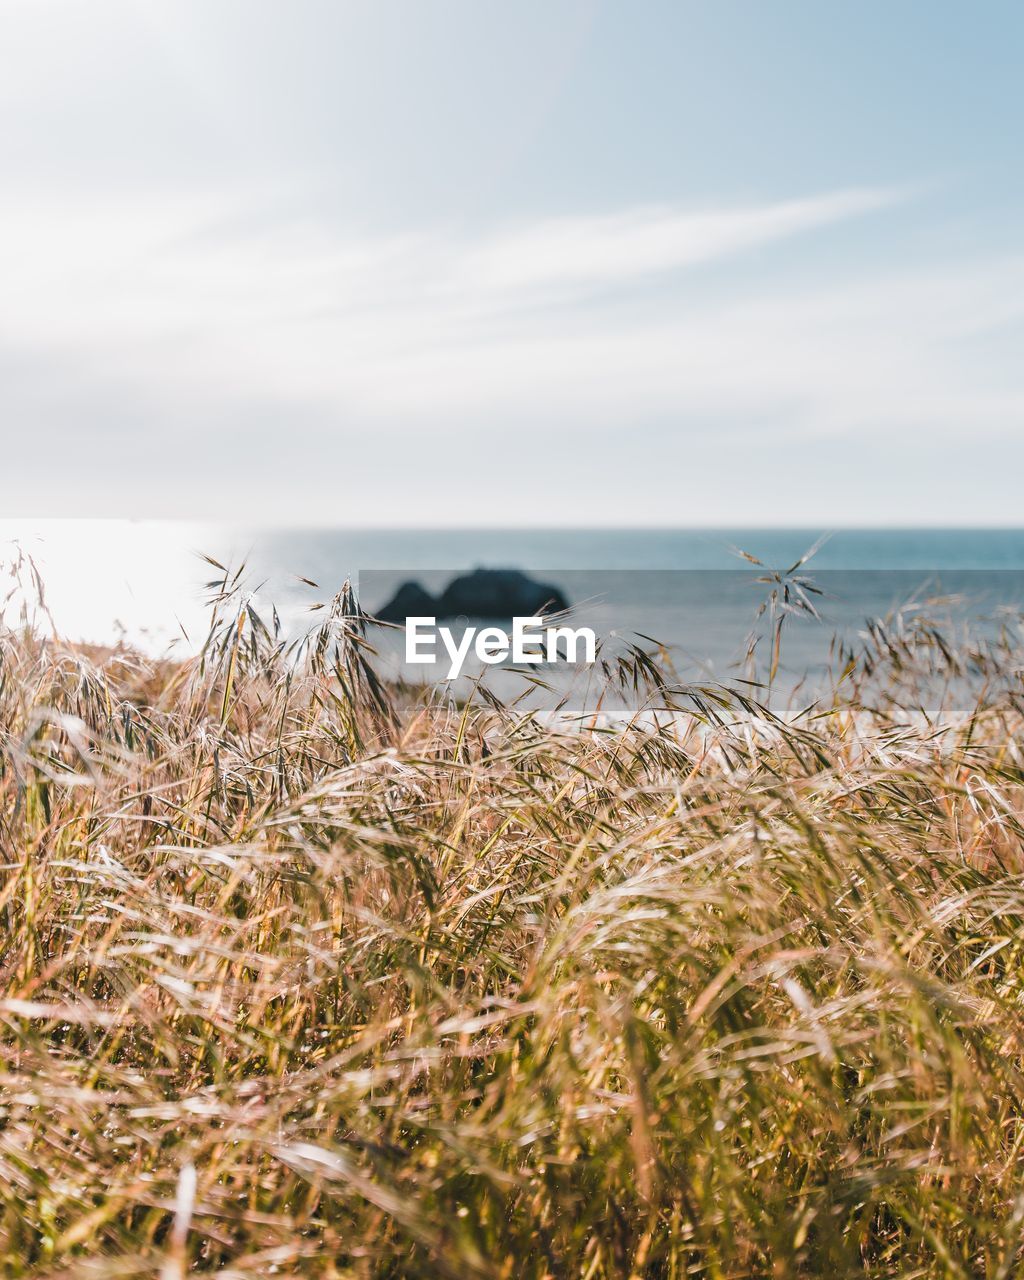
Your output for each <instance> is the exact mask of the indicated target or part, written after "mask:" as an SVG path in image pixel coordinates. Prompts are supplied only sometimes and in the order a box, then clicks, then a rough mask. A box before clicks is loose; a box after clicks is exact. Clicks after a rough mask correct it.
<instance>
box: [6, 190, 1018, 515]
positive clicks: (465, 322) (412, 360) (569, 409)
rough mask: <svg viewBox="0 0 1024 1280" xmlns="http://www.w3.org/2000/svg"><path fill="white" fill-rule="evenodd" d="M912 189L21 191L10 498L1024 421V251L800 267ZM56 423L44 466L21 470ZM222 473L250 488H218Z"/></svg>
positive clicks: (9, 288) (166, 500)
mask: <svg viewBox="0 0 1024 1280" xmlns="http://www.w3.org/2000/svg"><path fill="white" fill-rule="evenodd" d="M900 198H901V195H900V193H899V192H896V191H889V190H868V191H839V192H831V193H825V194H822V195H819V196H815V197H811V198H805V199H799V200H788V201H780V202H774V203H761V204H757V205H751V206H745V207H735V208H723V209H719V210H717V211H708V210H705V211H701V212H693V211H688V210H683V209H676V208H660V209H650V208H643V209H624V210H621V211H619V212H617V213H615V214H611V215H600V216H580V217H572V218H559V219H551V218H546V219H540V220H536V221H534V222H532V223H519V224H517V225H516V226H514V227H505V228H498V229H492V230H490V231H486V232H481V233H478V234H472V235H471V234H469V233H463V234H455V233H454V232H451V233H448V234H442V233H440V232H437V231H431V232H426V231H424V232H422V233H418V234H405V235H390V236H389V235H370V234H366V233H356V232H353V231H352V230H350V229H347V228H345V227H344V226H341V225H337V224H333V223H331V222H328V221H325V220H324V219H322V218H321V219H308V220H304V219H300V218H294V219H284V220H282V219H278V220H277V221H274V220H273V219H270V218H267V217H264V216H261V210H260V209H259V208H258V206H256V205H252V206H249V207H239V206H238V205H237V204H235V203H227V202H225V201H223V200H219V199H216V198H214V197H204V198H189V199H185V198H166V199H155V198H149V199H146V200H138V199H133V200H130V201H129V200H124V201H119V202H115V203H109V204H108V203H106V202H103V201H99V202H93V203H89V202H87V201H83V200H80V199H79V200H76V201H75V203H74V205H73V206H70V207H65V206H62V205H59V204H56V205H55V204H53V203H51V202H47V201H42V202H36V203H34V204H27V203H26V204H22V205H20V206H18V205H12V204H8V205H7V206H5V208H4V210H3V211H2V212H0V275H2V278H3V279H4V281H5V288H4V291H3V293H2V295H0V358H2V361H3V364H4V366H5V367H6V368H7V371H8V374H9V377H8V378H7V380H6V387H7V397H6V400H7V403H6V414H7V421H8V422H9V423H11V424H13V425H12V427H10V428H8V430H9V431H10V434H11V441H10V443H9V448H8V460H9V465H8V468H7V477H6V485H5V491H4V495H3V496H4V498H5V501H6V502H7V504H8V507H9V509H10V510H27V511H31V512H32V513H33V514H39V513H41V512H42V511H44V510H46V509H49V507H50V504H52V503H54V502H59V503H61V504H62V506H63V509H65V510H68V509H69V507H68V505H67V504H69V503H70V504H74V503H75V502H76V501H77V500H78V499H77V498H76V494H80V493H82V492H89V493H91V494H92V495H93V496H94V497H95V495H97V494H99V495H102V494H103V493H105V492H108V491H109V492H111V493H113V492H114V490H116V492H117V496H118V499H119V500H120V501H127V502H129V504H130V503H139V502H140V501H141V500H142V498H141V495H145V498H144V501H145V504H146V506H145V507H144V508H143V509H144V510H151V509H153V506H154V504H155V506H156V507H157V508H159V509H162V510H165V511H169V512H173V511H174V510H175V504H176V503H178V504H180V503H181V502H182V501H183V500H184V499H183V497H182V494H183V493H184V492H185V491H187V492H188V494H189V495H190V500H191V501H194V502H195V503H199V504H202V503H209V502H211V501H214V502H220V500H221V495H223V494H224V493H225V492H232V493H234V492H235V490H236V489H237V490H239V492H238V493H236V496H235V498H234V501H235V502H236V503H240V504H246V505H247V506H248V505H249V504H251V503H252V502H253V501H258V500H261V498H262V499H263V500H266V501H267V502H273V503H274V504H275V510H276V511H277V512H278V513H279V514H281V515H283V516H288V515H289V514H291V515H299V516H301V515H303V514H307V513H308V505H309V501H310V492H311V489H310V488H309V486H310V485H312V490H315V491H320V490H321V489H323V488H324V487H325V486H327V485H328V483H329V477H330V476H331V474H332V473H333V472H341V471H343V472H344V474H345V475H346V476H347V477H348V478H349V480H353V479H354V480H355V481H356V482H357V483H358V484H361V485H366V484H372V483H373V482H374V478H375V477H379V474H380V471H381V467H382V465H387V466H388V467H389V468H390V469H391V470H392V471H393V472H395V473H397V472H400V471H408V472H409V473H410V475H409V477H408V480H409V483H410V484H414V483H415V481H416V478H417V476H419V477H421V478H422V476H423V475H424V474H425V473H426V472H427V471H430V472H432V473H433V472H435V471H436V473H437V474H438V475H439V476H440V489H439V490H438V497H439V498H440V500H441V501H446V500H448V499H450V498H453V497H454V496H455V494H456V492H457V489H456V487H455V486H456V482H457V484H458V485H459V486H462V485H465V484H466V483H470V484H472V483H473V480H474V477H478V476H479V475H480V474H482V471H483V469H485V468H486V467H487V466H490V465H491V463H492V461H493V450H491V451H488V449H487V446H486V444H485V445H484V446H483V449H481V431H483V430H491V431H495V432H500V433H503V434H502V438H503V439H508V440H509V441H513V440H514V439H515V438H516V433H518V437H519V438H525V439H527V440H531V441H536V440H537V439H538V438H539V437H542V438H543V439H544V440H545V442H546V448H547V449H548V453H549V456H550V457H551V458H552V459H554V460H556V461H557V463H558V464H559V465H566V466H570V465H572V464H573V458H574V456H575V458H576V461H577V463H578V462H579V460H580V453H581V450H585V449H586V448H587V444H586V442H587V440H588V439H589V438H592V437H595V436H596V437H600V438H602V439H606V438H607V433H608V432H609V431H613V430H615V429H618V430H619V431H620V432H622V433H625V432H626V431H627V430H631V431H634V432H644V431H646V432H648V435H649V436H650V437H651V438H654V437H657V439H658V440H659V441H660V442H661V444H660V446H659V447H662V448H665V447H667V446H666V445H665V441H666V440H669V441H671V442H672V443H671V449H672V452H673V455H674V456H676V457H680V456H684V455H685V453H686V450H687V449H691V450H692V449H695V448H696V447H697V446H698V444H699V449H700V452H701V456H702V457H705V458H707V459H709V460H710V463H711V464H712V465H713V464H714V463H715V460H716V459H718V460H720V461H721V462H722V463H727V462H728V461H730V460H731V458H732V456H734V452H735V450H736V449H737V448H742V449H750V450H753V451H755V453H756V451H758V450H761V451H762V452H763V451H765V450H767V449H770V448H773V447H779V446H780V445H781V447H782V448H784V449H787V448H788V449H789V450H790V451H791V452H792V451H794V450H797V449H798V448H799V447H800V444H801V442H811V443H814V442H821V441H827V440H829V439H842V438H849V437H851V436H856V437H859V438H861V439H863V438H864V437H865V436H870V435H872V433H874V434H875V436H876V437H877V438H878V439H880V440H888V439H891V438H892V437H893V433H903V434H904V435H905V436H906V437H907V438H908V439H909V438H916V437H917V436H919V435H920V436H921V437H922V438H923V437H924V434H925V433H932V434H934V433H935V432H938V433H940V434H942V433H946V435H947V436H949V437H950V438H955V437H956V436H957V435H958V433H962V432H963V431H964V430H965V429H967V428H969V429H970V430H971V431H972V432H976V433H977V432H981V433H985V432H987V433H989V434H993V435H994V436H996V437H998V436H999V435H1000V434H1001V433H1002V434H1003V435H1005V434H1006V433H1010V432H1013V431H1015V430H1019V425H1020V422H1021V417H1022V414H1024V375H1021V374H1020V372H1019V371H1018V367H1017V361H1016V359H1015V357H1014V355H1013V352H1014V350H1015V344H1014V343H1009V342H1006V341H1005V336H1006V335H1007V334H1008V333H1011V334H1012V332H1013V331H1014V328H1015V326H1017V325H1019V324H1020V322H1021V320H1022V318H1024V304H1022V302H1021V299H1022V298H1024V261H1022V260H1020V259H1016V258H1004V259H999V260H995V259H992V260H986V259H981V260H975V261H972V262H968V263H964V264H961V265H958V266H951V265H948V264H943V265H942V266H941V267H938V268H937V267H935V266H929V265H928V264H925V263H922V264H919V265H917V266H916V267H914V268H913V269H911V268H904V269H902V270H894V269H893V268H892V267H891V266H889V265H884V264H881V263H880V264H879V265H878V266H877V267H876V268H875V269H874V270H866V269H863V268H862V269H860V270H859V271H857V272H854V271H852V270H851V269H850V268H849V267H847V266H845V264H844V257H843V254H842V253H838V254H836V253H832V254H831V255H829V254H828V253H825V254H821V253H819V254H818V256H817V257H816V259H815V262H816V270H815V272H814V273H813V274H811V273H808V272H807V271H797V270H795V269H794V263H796V264H797V266H799V263H800V261H801V259H800V253H799V251H800V248H801V246H802V244H803V237H805V236H807V235H808V234H809V233H811V232H812V231H818V232H820V233H822V234H824V230H825V228H828V227H832V228H833V230H832V232H831V233H830V234H832V235H834V236H840V235H841V233H842V228H841V226H840V224H843V223H847V222H849V221H850V220H852V219H856V218H859V217H861V216H863V215H865V214H868V213H872V212H874V211H880V210H884V209H885V208H887V207H888V206H890V205H891V204H893V203H894V202H895V201H896V200H898V199H900ZM782 240H789V241H791V242H792V244H791V247H790V249H789V250H788V251H787V255H786V257H785V258H784V259H782V260H781V261H780V262H774V263H773V260H772V258H771V254H772V253H773V252H774V248H773V247H774V246H776V245H777V244H779V243H780V242H781V241H782ZM840 243H841V242H840ZM755 248H758V249H761V250H763V252H761V253H760V254H759V256H758V262H757V267H758V270H757V271H756V272H749V271H747V270H746V269H745V263H746V259H745V258H744V257H743V255H744V254H746V253H749V251H751V250H753V249H755ZM698 266H700V267H701V268H702V269H703V270H702V273H701V276H700V279H699V281H698V280H697V277H696V276H695V275H694V273H693V268H696V267H698ZM724 268H728V270H727V271H722V273H721V274H719V272H720V270H721V269H724ZM43 433H45V437H46V439H47V441H48V443H49V445H50V449H49V453H48V458H47V467H46V468H45V470H43V471H40V472H38V473H37V474H38V475H39V476H42V475H45V477H46V482H45V487H44V485H43V483H42V480H41V479H38V478H37V479H35V480H33V478H32V472H31V466H30V459H31V455H32V449H33V445H34V443H35V442H36V441H37V440H38V438H39V437H40V435H41V434H43ZM431 433H433V434H434V435H436V436H437V437H438V438H441V439H443V441H444V444H443V453H444V458H445V459H446V460H447V461H446V465H444V466H439V465H438V463H439V458H438V456H437V455H436V453H435V454H433V455H432V454H431V452H430V449H429V447H427V446H425V445H424V440H425V439H426V438H428V437H429V435H430V434H431ZM709 440H711V441H712V443H710V444H709ZM383 442H386V448H387V451H388V455H387V461H386V464H384V463H382V458H381V456H380V450H381V448H382V447H384V445H383ZM460 453H461V455H462V456H458V455H460ZM300 455H301V456H300ZM197 459H198V460H201V463H200V465H201V466H202V467H203V468H204V469H205V473H204V477H202V478H200V477H199V476H198V474H197ZM410 459H414V460H415V461H414V462H409V460H410ZM311 461H312V463H313V464H314V465H312V466H311V465H310V463H311ZM406 463H409V465H408V466H406ZM642 466H643V462H642V459H641V456H640V452H639V451H638V452H637V455H636V457H635V458H634V459H632V460H631V459H630V457H629V454H628V450H627V451H626V452H625V453H624V454H623V455H622V456H620V457H618V458H617V459H616V460H615V461H614V462H611V461H609V462H608V464H607V467H606V474H605V473H604V472H602V471H601V468H600V467H598V466H596V464H593V465H592V463H591V462H588V463H587V466H586V468H585V470H586V473H587V476H588V483H589V484H591V485H593V486H596V489H597V490H600V488H601V486H602V484H603V485H604V486H605V487H606V488H607V489H609V490H611V489H616V488H621V485H622V482H623V480H624V479H627V478H628V476H629V473H630V469H631V468H633V469H634V470H639V469H640V468H641V467H642ZM229 467H230V468H231V469H232V474H233V475H235V476H236V477H239V478H244V481H245V484H244V486H242V488H244V492H242V491H241V489H240V488H239V486H237V485H225V484H222V483H218V482H217V479H216V477H215V476H214V473H215V472H217V471H220V470H222V469H224V468H229ZM211 477H212V478H211ZM602 477H603V479H602ZM33 485H35V491H33ZM446 485H449V486H450V487H451V492H450V493H448V492H447V491H446V489H445V486H446ZM318 486H319V488H318ZM126 494H127V495H128V497H127V498H126V497H125V495H126ZM11 504H13V506H12V505H11ZM132 510H136V508H134V507H133V508H132ZM136 513H137V514H141V513H143V511H142V510H136ZM647 513H648V508H647V506H646V504H645V502H644V501H643V500H642V499H639V498H638V499H637V500H636V508H635V516H636V517H637V518H643V517H644V516H645V515H646V514H647ZM220 514H231V512H229V511H225V510H223V509H221V510H220ZM381 518H382V519H383V520H384V522H387V519H388V518H389V517H388V515H387V513H386V512H383V513H382V517H381ZM393 518H397V515H396V516H394V517H393ZM494 518H501V513H500V512H495V513H494Z"/></svg>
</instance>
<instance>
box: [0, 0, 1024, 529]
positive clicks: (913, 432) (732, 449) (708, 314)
mask: <svg viewBox="0 0 1024 1280" xmlns="http://www.w3.org/2000/svg"><path fill="white" fill-rule="evenodd" d="M1022 55H1024V8H1022V7H1021V6H1020V5H1019V4H1017V3H999V2H998V0H988V2H987V3H985V4H983V5H966V4H962V3H951V2H949V0H905V2H904V3H902V4H899V5H893V4H891V3H888V2H886V3H879V2H876V0H867V2H865V3H860V4H856V5H843V4H839V3H835V4H822V3H820V0H807V2H806V3H794V2H792V0H773V3H771V4H764V3H760V2H759V0H747V2H744V3H739V2H737V0H715V2H714V3H710V2H708V0H704V2H703V3H699V4H698V3H691V2H690V0H637V2H636V3H630V4H625V3H621V2H620V0H615V2H614V3H610V2H604V0H543V2H541V0H517V3H515V4H508V3H496V2H494V0H429V3H425V2H424V0H366V2H365V3H364V2H362V0H359V2H356V0H289V3H287V4H281V3H279V2H277V0H89V3H88V4H85V3H82V0H0V173H2V174H3V184H2V189H0V388H2V404H3V415H2V419H0V443H2V449H3V460H2V464H0V503H2V507H3V512H4V513H5V514H6V515H7V516H29V517H36V516H59V517H77V516H104V517H114V516H131V517H140V516H150V517H158V518H187V519H229V520H244V521H245V522H247V523H248V524H259V523H274V524H287V523H319V524H338V525H367V524H371V525H421V524H437V525H460V524H468V525H472V524H491V525H494V524H499V525H531V524H532V525H553V524H569V525H573V524H576V525H646V524H655V525H716V524H719V525H733V526H735V525H743V524H747V525H788V526H792V525H805V524H806V525H816V526H822V525H827V526H829V527H841V526H843V525H958V524H963V525H972V524H973V525H978V524H996V525H999V524H1003V525H1016V524H1020V523H1022V520H1021V513H1020V500H1019V496H1018V495H1019V491H1020V475H1021V473H1022V469H1024V361H1022V360H1021V359H1020V355H1021V349H1022V348H1021V338H1022V335H1024V167H1022V166H1021V164H1020V157H1019V149H1020V134H1021V125H1022V123H1024V78H1022V77H1021V76H1020V74H1019V68H1020V66H1021V64H1022Z"/></svg>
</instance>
